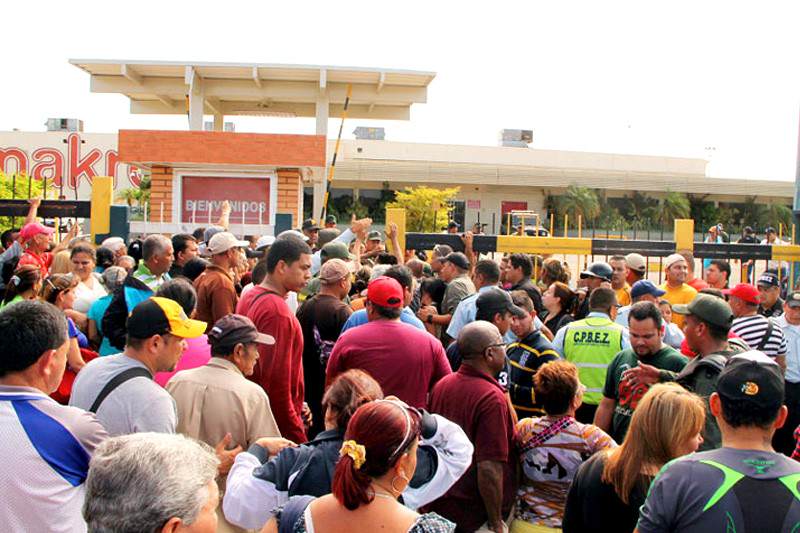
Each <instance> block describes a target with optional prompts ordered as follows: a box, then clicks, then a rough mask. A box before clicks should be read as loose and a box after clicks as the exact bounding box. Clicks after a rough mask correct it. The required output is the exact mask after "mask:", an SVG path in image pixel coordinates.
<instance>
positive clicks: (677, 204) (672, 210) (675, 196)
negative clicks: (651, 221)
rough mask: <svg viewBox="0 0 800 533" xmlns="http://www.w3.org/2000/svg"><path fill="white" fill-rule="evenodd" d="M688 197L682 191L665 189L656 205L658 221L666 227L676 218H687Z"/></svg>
mask: <svg viewBox="0 0 800 533" xmlns="http://www.w3.org/2000/svg"><path fill="white" fill-rule="evenodd" d="M689 213H690V208H689V199H688V198H687V197H686V195H685V194H684V193H680V192H676V191H670V190H667V194H666V196H664V199H663V200H662V201H661V205H659V206H658V221H659V222H660V223H661V224H662V226H665V227H668V226H669V225H670V224H672V223H673V222H674V220H675V219H676V218H689Z"/></svg>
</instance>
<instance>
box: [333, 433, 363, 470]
mask: <svg viewBox="0 0 800 533" xmlns="http://www.w3.org/2000/svg"><path fill="white" fill-rule="evenodd" d="M345 455H347V456H348V457H350V458H351V459H352V460H353V464H355V467H356V470H358V469H360V468H361V465H363V464H364V461H366V460H367V449H366V448H364V446H362V445H361V444H358V443H357V442H356V441H354V440H346V441H344V442H343V443H342V448H341V449H340V450H339V457H344V456H345Z"/></svg>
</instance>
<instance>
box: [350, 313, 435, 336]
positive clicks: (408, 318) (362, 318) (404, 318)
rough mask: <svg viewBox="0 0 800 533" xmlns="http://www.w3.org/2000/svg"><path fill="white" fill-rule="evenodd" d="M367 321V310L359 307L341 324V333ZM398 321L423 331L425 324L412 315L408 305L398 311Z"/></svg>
mask: <svg viewBox="0 0 800 533" xmlns="http://www.w3.org/2000/svg"><path fill="white" fill-rule="evenodd" d="M367 322H369V320H368V319H367V310H366V309H359V310H358V311H356V312H355V313H353V314H352V315H350V318H348V319H347V322H345V323H344V326H342V333H344V332H345V331H347V330H348V329H350V328H355V327H358V326H363V325H364V324H366V323H367ZM400 322H403V323H404V324H408V325H410V326H414V327H415V328H417V329H421V330H422V331H425V324H423V323H422V320H420V319H419V318H417V317H416V316H415V315H414V312H413V311H411V309H409V308H408V307H404V308H403V312H402V313H400Z"/></svg>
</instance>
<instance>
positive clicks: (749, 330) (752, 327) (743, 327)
mask: <svg viewBox="0 0 800 533" xmlns="http://www.w3.org/2000/svg"><path fill="white" fill-rule="evenodd" d="M768 327H769V319H768V318H765V317H763V316H761V315H750V316H740V317H739V318H734V319H733V325H732V326H731V331H732V332H734V333H735V334H736V335H738V336H739V337H741V339H742V340H743V341H744V342H746V343H747V345H748V346H750V349H751V350H760V351H762V352H764V353H765V354H767V355H768V356H770V357H776V356H778V355H785V354H786V352H787V350H788V346H787V342H786V338H785V337H784V336H783V329H782V328H781V326H780V325H779V324H778V323H777V322H775V321H773V322H772V333H770V336H769V339H768V340H767V341H766V344H764V345H763V346H762V345H761V344H762V342H763V340H764V335H766V333H767V329H768Z"/></svg>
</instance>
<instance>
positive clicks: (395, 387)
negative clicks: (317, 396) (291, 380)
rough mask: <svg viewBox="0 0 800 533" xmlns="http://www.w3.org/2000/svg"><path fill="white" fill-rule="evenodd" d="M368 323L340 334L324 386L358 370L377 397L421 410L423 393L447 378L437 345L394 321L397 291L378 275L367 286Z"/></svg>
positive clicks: (428, 336)
mask: <svg viewBox="0 0 800 533" xmlns="http://www.w3.org/2000/svg"><path fill="white" fill-rule="evenodd" d="M366 307H367V319H368V320H369V322H368V323H366V324H364V325H362V326H359V327H357V328H351V329H348V330H347V331H345V332H344V333H343V334H342V336H341V337H339V340H337V341H336V345H335V346H334V347H333V352H332V353H331V358H330V360H329V361H328V367H327V371H326V383H327V384H328V385H330V383H331V382H332V381H333V380H334V378H336V376H338V375H339V374H341V373H342V372H345V371H347V370H350V369H352V368H358V369H361V370H364V371H365V372H367V373H368V374H369V375H371V376H372V377H373V378H375V381H377V382H378V383H379V384H380V386H381V389H383V394H385V395H386V396H390V395H391V396H397V397H398V398H400V399H401V400H403V401H404V402H406V403H407V404H408V405H411V406H413V407H416V408H420V409H422V408H425V407H426V406H427V404H428V393H429V392H430V391H431V389H433V386H434V385H436V383H437V382H438V381H439V380H440V379H442V378H443V377H444V376H446V375H448V374H450V373H451V370H450V363H449V362H448V361H447V356H446V355H445V353H444V348H443V347H442V343H441V342H439V340H438V339H437V338H436V337H434V336H433V335H431V334H430V333H428V332H427V331H423V330H420V329H417V328H415V327H414V326H411V325H409V324H404V323H403V322H401V321H400V313H401V311H402V310H403V287H402V286H401V285H400V283H399V282H398V281H397V280H396V279H393V278H390V277H387V276H380V277H378V278H376V279H374V280H372V281H371V282H370V283H369V285H368V286H367V302H366Z"/></svg>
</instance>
